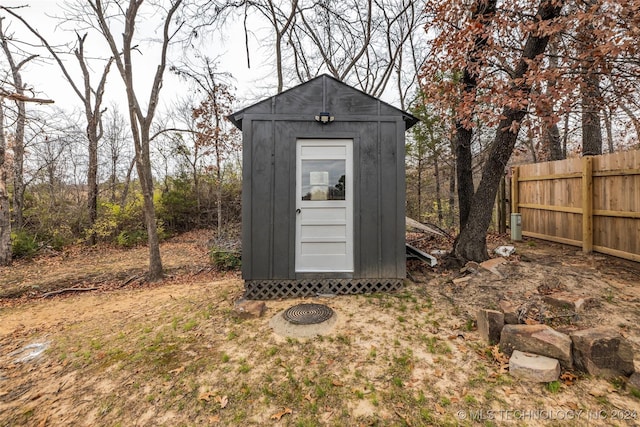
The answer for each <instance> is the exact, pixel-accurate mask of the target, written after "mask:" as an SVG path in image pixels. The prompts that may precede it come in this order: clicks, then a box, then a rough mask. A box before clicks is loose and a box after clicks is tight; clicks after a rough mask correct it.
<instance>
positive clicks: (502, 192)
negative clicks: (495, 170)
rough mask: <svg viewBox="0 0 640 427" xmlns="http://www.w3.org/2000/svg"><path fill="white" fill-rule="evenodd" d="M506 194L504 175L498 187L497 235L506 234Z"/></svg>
mask: <svg viewBox="0 0 640 427" xmlns="http://www.w3.org/2000/svg"><path fill="white" fill-rule="evenodd" d="M506 198H507V194H506V183H505V178H504V175H502V178H500V187H499V188H498V233H500V234H504V233H506V232H507V201H506Z"/></svg>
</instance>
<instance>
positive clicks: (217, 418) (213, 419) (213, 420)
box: [209, 415, 220, 424]
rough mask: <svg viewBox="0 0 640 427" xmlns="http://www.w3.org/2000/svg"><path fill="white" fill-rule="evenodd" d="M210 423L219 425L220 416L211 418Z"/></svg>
mask: <svg viewBox="0 0 640 427" xmlns="http://www.w3.org/2000/svg"><path fill="white" fill-rule="evenodd" d="M209 422H210V423H214V424H215V423H219V422H220V415H212V416H210V417H209Z"/></svg>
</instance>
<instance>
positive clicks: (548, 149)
mask: <svg viewBox="0 0 640 427" xmlns="http://www.w3.org/2000/svg"><path fill="white" fill-rule="evenodd" d="M557 43H558V41H557V37H554V38H553V39H552V40H550V41H549V69H551V70H555V69H557V68H558V49H557ZM555 87H556V80H555V77H552V78H549V80H548V81H547V89H546V94H547V96H549V97H551V96H553V95H552V94H551V91H552V89H554V88H555ZM549 109H550V111H548V112H543V113H547V115H548V117H547V120H551V119H552V118H553V117H554V116H555V112H554V111H553V103H549ZM543 126H544V128H543V129H544V130H543V136H542V147H543V151H544V153H545V155H546V157H545V159H546V160H552V161H553V160H562V159H564V158H565V156H564V155H563V152H562V147H561V145H560V130H559V129H558V124H557V122H556V121H553V124H549V122H548V121H545V123H544V125H543Z"/></svg>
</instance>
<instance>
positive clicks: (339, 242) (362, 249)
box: [229, 75, 418, 299]
mask: <svg viewBox="0 0 640 427" xmlns="http://www.w3.org/2000/svg"><path fill="white" fill-rule="evenodd" d="M229 119H230V120H231V121H232V122H233V123H234V124H235V125H236V126H237V127H238V128H239V129H240V130H242V141H243V143H242V150H243V151H242V153H243V161H242V182H243V184H242V277H243V279H244V281H245V296H246V297H247V298H250V299H273V298H286V297H292V296H305V295H316V294H356V293H366V292H375V291H388V290H395V289H398V288H399V287H400V286H401V285H402V281H403V280H404V278H405V276H406V255H405V163H404V161H405V139H404V134H405V131H406V130H407V129H409V128H410V127H411V126H413V125H414V124H415V123H417V121H418V119H416V118H415V117H414V116H412V115H411V114H408V113H406V112H404V111H401V110H399V109H397V108H395V107H393V106H391V105H389V104H386V103H384V102H382V101H380V100H379V99H376V98H374V97H372V96H370V95H367V94H365V93H363V92H361V91H359V90H357V89H355V88H353V87H351V86H348V85H346V84H344V83H342V82H340V81H338V80H336V79H334V78H333V77H330V76H328V75H322V76H319V77H316V78H314V79H312V80H310V81H308V82H306V83H303V84H301V85H299V86H296V87H294V88H292V89H289V90H287V91H285V92H282V93H280V94H278V95H275V96H272V97H270V98H267V99H265V100H263V101H260V102H258V103H256V104H253V105H251V106H250V107H247V108H245V109H243V110H240V111H237V112H235V113H233V114H232V115H230V116H229Z"/></svg>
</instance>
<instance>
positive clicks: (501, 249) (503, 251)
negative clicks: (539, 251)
mask: <svg viewBox="0 0 640 427" xmlns="http://www.w3.org/2000/svg"><path fill="white" fill-rule="evenodd" d="M515 251H516V248H515V246H498V247H497V248H495V249H494V250H493V252H495V253H496V254H498V255H500V256H503V257H508V256H510V255H512V254H513V253H515Z"/></svg>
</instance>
